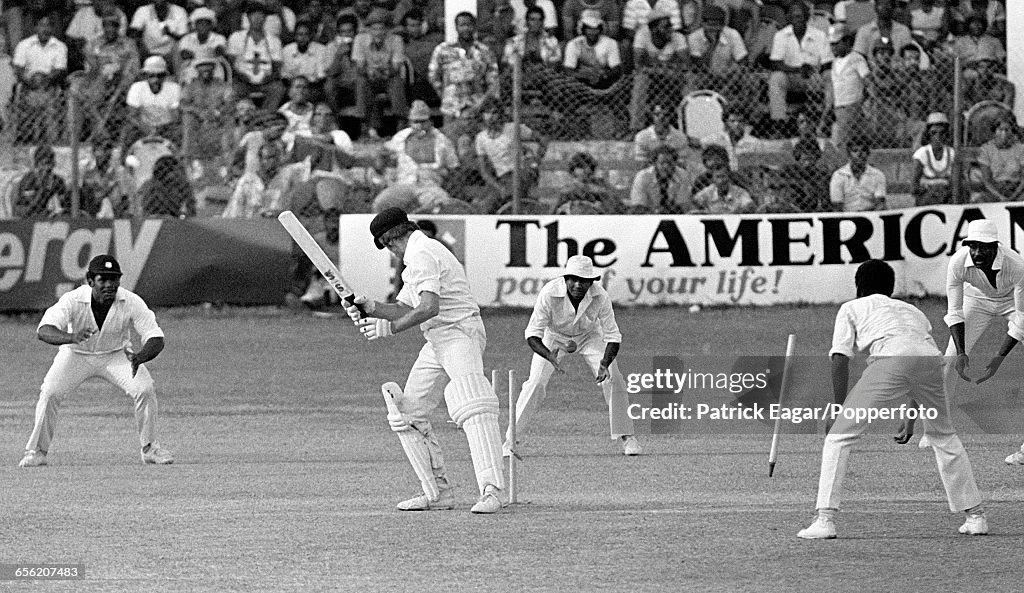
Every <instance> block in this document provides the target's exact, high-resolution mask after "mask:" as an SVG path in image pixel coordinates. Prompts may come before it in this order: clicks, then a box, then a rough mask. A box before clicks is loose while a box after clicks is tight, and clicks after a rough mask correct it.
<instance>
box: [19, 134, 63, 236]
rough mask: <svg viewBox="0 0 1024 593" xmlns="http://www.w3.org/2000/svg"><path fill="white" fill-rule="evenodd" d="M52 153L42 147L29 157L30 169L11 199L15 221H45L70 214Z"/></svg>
mask: <svg viewBox="0 0 1024 593" xmlns="http://www.w3.org/2000/svg"><path fill="white" fill-rule="evenodd" d="M55 160H56V159H55V157H54V154H53V149H52V148H50V146H49V145H47V144H43V145H40V146H39V147H37V148H36V149H35V151H34V152H33V153H32V169H31V170H30V171H29V172H28V173H25V175H24V176H23V177H22V178H21V180H20V181H18V186H17V188H16V189H15V198H14V205H13V206H14V208H13V210H14V217H15V218H47V217H53V216H61V215H69V214H70V213H71V193H70V192H69V191H68V187H67V184H65V183H64V179H62V178H61V177H60V176H59V175H57V174H55V173H54V172H53V167H54V162H55Z"/></svg>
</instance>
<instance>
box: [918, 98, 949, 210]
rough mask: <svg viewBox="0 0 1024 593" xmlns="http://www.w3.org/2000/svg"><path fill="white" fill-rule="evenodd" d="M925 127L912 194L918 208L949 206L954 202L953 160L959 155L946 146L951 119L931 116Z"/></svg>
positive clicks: (937, 115) (935, 115) (936, 115)
mask: <svg viewBox="0 0 1024 593" xmlns="http://www.w3.org/2000/svg"><path fill="white" fill-rule="evenodd" d="M926 124H927V127H926V128H925V140H926V144H925V145H924V146H922V147H921V148H918V149H917V150H916V151H915V152H914V178H913V180H912V181H911V187H912V190H911V191H912V192H913V194H914V198H915V199H916V203H917V205H918V206H930V205H932V204H950V203H952V202H953V187H952V180H953V160H954V159H955V158H956V151H955V150H953V147H952V146H949V145H948V144H947V143H946V142H947V140H948V138H949V118H948V117H946V114H945V113H932V114H931V115H929V116H928V121H927V122H926Z"/></svg>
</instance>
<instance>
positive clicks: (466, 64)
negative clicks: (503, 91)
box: [428, 12, 500, 155]
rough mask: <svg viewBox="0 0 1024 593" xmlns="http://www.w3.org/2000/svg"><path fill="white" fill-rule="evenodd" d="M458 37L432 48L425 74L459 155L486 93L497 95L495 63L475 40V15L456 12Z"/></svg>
mask: <svg viewBox="0 0 1024 593" xmlns="http://www.w3.org/2000/svg"><path fill="white" fill-rule="evenodd" d="M455 28H456V31H457V32H458V39H456V40H455V41H452V42H444V43H441V44H440V45H438V46H437V47H436V48H434V53H433V54H432V55H431V57H430V67H429V72H428V75H429V77H430V84H431V85H433V87H434V90H435V91H437V94H438V95H439V96H440V97H441V113H442V114H443V115H444V131H445V134H444V135H445V136H447V137H448V138H451V139H452V141H454V142H455V144H456V146H457V147H458V150H459V154H460V155H468V153H469V151H470V138H471V134H472V133H473V131H474V129H475V127H476V126H475V119H476V117H477V114H478V112H479V109H480V105H481V104H483V102H484V99H486V98H487V97H498V96H499V95H500V91H499V88H498V63H497V62H496V61H495V59H494V54H492V53H491V50H490V48H488V47H487V46H486V45H484V44H483V43H480V42H479V41H476V40H475V34H476V17H475V16H473V15H472V14H471V13H469V12H460V13H459V14H457V15H455Z"/></svg>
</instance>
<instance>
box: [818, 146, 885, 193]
mask: <svg viewBox="0 0 1024 593" xmlns="http://www.w3.org/2000/svg"><path fill="white" fill-rule="evenodd" d="M846 150H847V152H848V153H849V154H850V162H849V163H847V164H846V165H843V166H842V167H840V168H839V169H837V170H836V172H835V173H833V174H832V180H831V181H830V182H829V199H830V200H831V201H832V206H833V207H834V208H835V209H836V210H842V211H844V212H864V211H868V210H883V209H884V208H885V194H886V189H885V174H884V173H882V172H881V171H880V170H878V169H876V168H874V167H872V166H871V165H869V164H868V157H869V156H870V155H871V149H870V147H869V146H868V143H867V141H866V140H865V139H864V138H860V137H854V138H852V139H851V140H850V141H849V143H847V146H846Z"/></svg>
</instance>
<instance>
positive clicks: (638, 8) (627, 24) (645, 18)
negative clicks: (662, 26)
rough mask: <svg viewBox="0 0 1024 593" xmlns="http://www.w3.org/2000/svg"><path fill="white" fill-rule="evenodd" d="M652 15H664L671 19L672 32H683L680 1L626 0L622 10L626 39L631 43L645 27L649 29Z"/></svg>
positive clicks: (670, 27)
mask: <svg viewBox="0 0 1024 593" xmlns="http://www.w3.org/2000/svg"><path fill="white" fill-rule="evenodd" d="M652 13H655V14H659V15H664V18H667V19H669V21H670V22H669V29H670V30H672V31H682V29H683V18H682V13H681V12H680V10H679V2H678V0H654V2H652V1H651V0H626V3H625V5H624V6H623V8H622V29H623V31H622V33H623V37H624V39H626V40H627V41H630V40H632V39H634V38H635V37H636V36H637V35H639V34H640V31H642V30H643V29H644V27H649V26H650V25H651V20H652V19H651V14H652ZM602 15H603V13H602ZM634 47H635V44H634Z"/></svg>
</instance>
